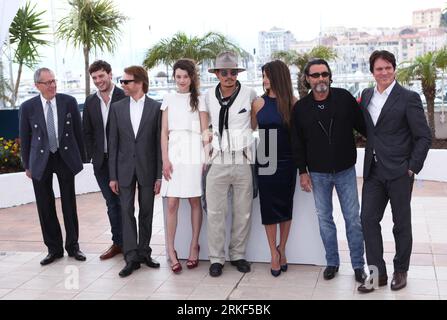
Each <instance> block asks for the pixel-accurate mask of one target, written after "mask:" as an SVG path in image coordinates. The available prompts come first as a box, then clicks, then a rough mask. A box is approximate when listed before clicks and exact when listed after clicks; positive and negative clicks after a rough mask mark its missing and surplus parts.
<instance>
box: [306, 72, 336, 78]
mask: <svg viewBox="0 0 447 320" xmlns="http://www.w3.org/2000/svg"><path fill="white" fill-rule="evenodd" d="M330 75H331V74H330V73H329V72H321V73H319V72H315V73H311V74H309V77H311V78H314V79H318V78H319V77H323V78H327V77H329V76H330Z"/></svg>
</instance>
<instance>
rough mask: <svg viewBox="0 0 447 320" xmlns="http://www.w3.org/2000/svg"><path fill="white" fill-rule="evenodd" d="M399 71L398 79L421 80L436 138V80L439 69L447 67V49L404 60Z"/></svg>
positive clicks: (431, 127) (429, 121)
mask: <svg viewBox="0 0 447 320" xmlns="http://www.w3.org/2000/svg"><path fill="white" fill-rule="evenodd" d="M401 65H403V66H404V67H400V68H399V69H398V71H397V79H398V80H399V81H400V82H402V83H404V84H405V83H409V82H410V81H411V80H420V81H421V85H422V93H423V94H424V96H425V100H426V102H427V117H428V125H429V127H430V130H431V134H432V137H433V138H434V139H435V138H436V136H435V133H436V131H435V97H436V80H437V79H438V71H440V70H445V69H446V68H447V49H446V48H443V49H441V50H439V51H434V52H427V53H426V54H424V55H421V56H419V57H417V58H416V59H415V60H414V61H413V62H412V63H408V62H404V63H402V64H401Z"/></svg>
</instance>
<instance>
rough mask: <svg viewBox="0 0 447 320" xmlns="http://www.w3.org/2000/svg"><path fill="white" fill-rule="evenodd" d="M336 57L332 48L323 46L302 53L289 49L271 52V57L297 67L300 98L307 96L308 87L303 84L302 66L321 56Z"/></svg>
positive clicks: (323, 57) (328, 58)
mask: <svg viewBox="0 0 447 320" xmlns="http://www.w3.org/2000/svg"><path fill="white" fill-rule="evenodd" d="M336 57H337V53H336V52H335V50H334V49H332V48H329V47H325V46H316V47H314V48H313V49H312V50H310V51H308V52H304V53H298V52H296V51H293V50H289V51H276V52H274V53H273V54H272V58H273V59H279V60H282V61H283V62H284V63H285V64H287V65H289V66H292V65H293V66H296V67H297V68H298V80H297V89H298V93H299V96H300V99H302V98H303V97H305V96H307V94H308V92H309V89H307V88H306V85H305V84H304V77H305V75H304V67H305V66H306V64H307V63H308V62H309V61H310V60H312V59H314V58H321V59H325V60H328V61H330V60H333V59H335V58H336Z"/></svg>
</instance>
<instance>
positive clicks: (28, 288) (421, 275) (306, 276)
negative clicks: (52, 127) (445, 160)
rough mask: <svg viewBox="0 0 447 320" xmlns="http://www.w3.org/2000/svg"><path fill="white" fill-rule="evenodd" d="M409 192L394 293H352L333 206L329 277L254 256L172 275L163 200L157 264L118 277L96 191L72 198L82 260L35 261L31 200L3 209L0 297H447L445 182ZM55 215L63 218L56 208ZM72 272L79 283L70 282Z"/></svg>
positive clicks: (387, 223) (387, 234) (118, 260)
mask: <svg viewBox="0 0 447 320" xmlns="http://www.w3.org/2000/svg"><path fill="white" fill-rule="evenodd" d="M360 185H361V180H359V186H360ZM359 188H360V187H359ZM413 194H414V197H413V202H412V207H413V235H414V246H413V255H412V260H411V268H410V272H409V281H408V286H407V288H405V289H403V290H401V291H399V292H392V291H391V290H390V289H389V287H386V288H381V289H379V290H376V291H375V292H374V293H371V294H368V295H361V294H358V293H357V291H356V287H357V284H356V283H355V281H354V277H353V273H352V270H351V267H350V263H349V252H348V251H347V250H348V248H347V244H346V236H345V234H344V233H345V230H344V223H343V218H342V217H341V213H340V209H339V207H338V206H337V205H335V211H336V212H335V216H336V222H337V228H338V232H339V242H340V246H339V247H340V250H341V259H342V265H341V267H340V272H339V274H338V275H337V277H336V278H335V279H333V280H331V281H326V280H324V279H323V277H322V268H321V267H317V266H306V265H290V266H289V271H287V272H286V273H283V274H281V276H279V277H278V278H273V277H272V276H271V275H270V272H269V268H270V265H269V264H265V263H254V264H253V265H252V272H250V273H247V274H242V273H239V272H238V271H237V270H236V269H235V268H234V267H233V266H231V265H230V264H229V263H227V264H226V265H225V268H224V273H223V275H222V276H221V277H219V278H211V277H210V276H209V275H208V267H209V262H208V261H201V262H200V264H199V267H198V268H196V269H195V270H188V269H186V268H184V271H183V272H182V274H180V275H174V274H172V272H171V271H170V269H169V267H168V264H167V262H166V259H165V256H164V230H163V216H162V211H161V201H160V199H158V201H157V202H156V203H157V209H156V213H155V216H154V229H153V238H152V243H151V246H152V248H153V256H155V258H156V259H157V260H158V261H159V262H160V263H161V264H162V267H161V268H160V269H157V270H154V269H149V268H147V267H146V266H142V268H141V269H139V270H137V271H136V272H135V273H134V274H132V275H131V276H130V277H128V278H124V279H121V278H120V277H119V276H118V272H119V270H120V269H121V268H122V267H123V261H122V257H115V258H114V259H112V260H109V261H100V260H99V254H100V253H101V252H102V251H103V250H104V249H105V248H106V247H107V246H108V245H109V244H110V230H109V223H108V219H107V216H106V214H105V205H104V201H103V200H102V198H101V195H100V194H99V193H94V194H88V195H82V196H78V200H77V201H78V212H79V221H80V233H81V234H80V246H81V249H82V250H83V251H84V252H85V253H86V254H87V261H86V262H77V261H75V260H74V259H72V258H68V257H67V256H65V257H64V258H63V259H61V260H58V261H57V262H55V263H52V264H50V265H48V266H45V267H42V266H40V264H39V261H40V260H41V259H42V258H43V257H44V256H45V255H46V248H45V246H44V245H43V242H42V236H41V231H40V226H39V220H38V216H37V212H36V208H35V204H34V203H32V204H28V205H23V206H19V207H14V208H9V209H2V210H0V299H266V300H269V299H392V300H394V299H447V183H436V182H428V181H417V182H416V184H415V189H414V193H413ZM337 202H338V201H337V199H334V203H335V204H336V203H337ZM58 210H60V203H59V202H58ZM389 210H390V209H389V208H387V213H386V214H385V218H384V221H383V223H382V228H383V233H384V242H385V251H386V254H385V255H386V261H387V263H389V264H390V265H389V267H388V272H389V276H390V277H391V273H392V270H393V269H392V265H391V264H392V258H393V255H394V253H393V250H394V242H393V236H392V232H391V226H392V222H391V213H390V211H389ZM59 219H60V220H61V221H62V217H61V216H60V215H59ZM182 263H183V264H184V261H182ZM77 275H79V280H80V281H79V286H78V287H76V286H74V285H73V284H75V283H76V282H73V279H74V278H75V277H76V276H77Z"/></svg>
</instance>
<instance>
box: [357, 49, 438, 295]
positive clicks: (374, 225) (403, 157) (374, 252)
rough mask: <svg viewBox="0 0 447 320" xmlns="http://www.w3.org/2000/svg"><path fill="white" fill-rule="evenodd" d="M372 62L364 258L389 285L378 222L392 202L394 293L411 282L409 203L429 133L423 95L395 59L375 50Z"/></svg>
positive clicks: (366, 104) (365, 100) (366, 99)
mask: <svg viewBox="0 0 447 320" xmlns="http://www.w3.org/2000/svg"><path fill="white" fill-rule="evenodd" d="M369 63H370V71H371V73H372V74H373V76H374V78H375V80H376V86H375V88H369V89H365V90H364V91H363V93H362V98H361V105H362V106H363V110H364V116H365V122H366V128H367V136H368V139H367V143H366V148H365V161H364V170H363V179H364V182H363V192H362V211H361V220H362V227H363V234H364V238H365V246H366V258H367V261H368V265H370V266H375V267H376V268H377V271H378V275H377V276H378V285H379V286H386V285H387V282H388V276H387V271H386V266H385V261H384V260H383V241H382V234H381V227H380V221H381V220H382V218H383V214H384V210H385V207H386V206H387V204H388V201H390V202H391V210H392V214H393V222H394V226H393V234H394V240H395V244H396V254H395V256H394V260H393V263H394V273H393V280H392V281H391V289H392V290H400V289H402V288H404V287H405V286H406V284H407V271H408V268H409V266H410V256H411V249H412V243H413V239H412V232H411V206H410V202H411V192H412V189H413V182H414V175H415V174H417V173H419V171H421V169H422V166H423V164H424V161H425V158H426V156H427V153H428V150H429V148H430V144H431V134H430V129H429V127H428V125H427V120H426V118H425V114H424V109H423V107H422V102H421V98H420V96H419V94H417V93H416V92H413V91H410V90H407V89H405V88H403V87H401V86H400V85H399V83H397V82H396V80H395V74H396V59H395V57H394V55H393V54H392V53H391V52H388V51H385V50H383V51H374V52H373V53H372V55H371V56H370V59H369ZM370 269H371V268H370ZM376 279H377V278H376ZM358 290H359V291H360V292H364V293H367V292H371V291H373V290H374V288H373V287H372V286H371V283H370V282H366V283H365V284H364V285H362V286H360V287H359V288H358Z"/></svg>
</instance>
